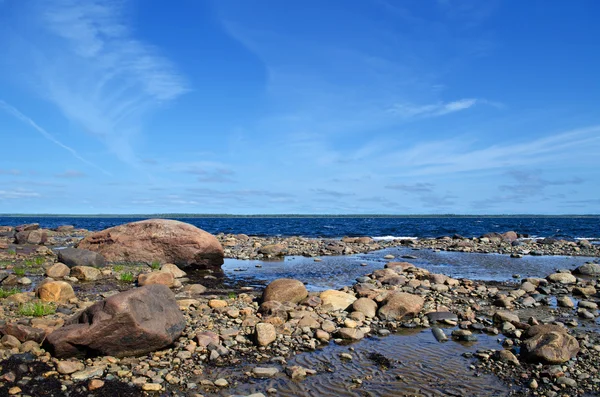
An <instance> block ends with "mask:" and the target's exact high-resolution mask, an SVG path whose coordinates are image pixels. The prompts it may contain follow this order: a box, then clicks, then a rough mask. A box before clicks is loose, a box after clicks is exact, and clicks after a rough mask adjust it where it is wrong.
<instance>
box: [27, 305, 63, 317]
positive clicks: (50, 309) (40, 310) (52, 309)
mask: <svg viewBox="0 0 600 397" xmlns="http://www.w3.org/2000/svg"><path fill="white" fill-rule="evenodd" d="M54 313H56V306H54V304H52V303H45V302H29V303H23V304H22V305H21V306H19V314H20V315H22V316H29V317H42V316H47V315H48V314H54Z"/></svg>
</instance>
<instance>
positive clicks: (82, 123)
mask: <svg viewBox="0 0 600 397" xmlns="http://www.w3.org/2000/svg"><path fill="white" fill-rule="evenodd" d="M128 3H129V1H125V2H123V1H116V0H105V1H100V0H90V1H85V2H79V1H74V0H53V1H47V2H40V3H37V4H36V5H35V6H33V9H32V10H31V12H32V13H33V14H34V16H33V17H32V18H31V21H32V23H33V22H37V23H39V24H40V25H41V26H40V27H41V28H42V30H41V31H43V32H46V33H47V35H41V34H37V35H35V36H32V35H31V34H29V35H27V34H25V35H24V36H25V39H24V40H25V42H27V43H28V44H29V45H30V47H31V52H32V53H33V59H35V60H36V61H35V62H33V63H32V64H33V65H34V66H33V67H34V68H35V69H34V70H32V71H31V73H30V74H31V76H36V77H37V79H38V80H39V81H37V82H36V83H35V88H36V89H37V90H38V91H39V92H38V94H40V95H41V96H43V97H45V98H46V99H48V100H49V101H51V102H52V103H53V104H55V105H56V106H57V107H58V108H59V109H60V110H61V111H62V113H63V114H64V115H65V116H66V117H67V118H68V119H69V120H70V121H72V122H74V123H75V124H76V125H77V126H78V127H79V128H81V129H83V130H84V131H85V132H87V133H89V134H91V135H93V136H95V137H97V138H98V139H100V140H101V141H102V142H104V143H105V144H106V145H107V146H108V148H109V149H110V150H111V151H112V152H114V153H115V154H116V155H117V156H118V157H119V158H120V159H121V160H123V161H126V162H129V163H134V164H137V163H138V161H139V160H138V158H137V156H136V153H135V149H134V147H133V144H134V143H133V142H134V140H135V137H136V136H137V135H138V134H139V133H140V131H141V129H142V125H143V123H142V122H143V120H144V118H145V116H146V115H147V114H148V112H149V111H150V110H151V109H153V108H155V107H156V106H158V105H161V104H164V103H165V102H168V101H172V100H174V99H175V98H177V97H179V96H180V95H182V94H183V93H185V92H186V91H187V90H188V86H187V83H186V81H185V79H184V78H183V77H182V76H181V75H180V74H179V73H178V72H177V71H176V68H175V67H174V65H173V64H172V63H171V62H170V61H169V60H168V59H167V58H166V57H164V56H162V55H160V53H159V51H158V49H156V48H154V47H153V46H151V45H150V44H147V43H144V42H142V41H140V40H138V39H137V38H136V37H134V34H133V32H132V31H131V29H130V28H129V26H128V20H127V18H126V15H125V8H126V6H127V4H128ZM27 66H28V67H30V66H29V65H27Z"/></svg>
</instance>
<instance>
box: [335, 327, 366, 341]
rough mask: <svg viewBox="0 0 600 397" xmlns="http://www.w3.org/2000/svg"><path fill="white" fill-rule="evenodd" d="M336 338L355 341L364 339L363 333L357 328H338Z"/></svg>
mask: <svg viewBox="0 0 600 397" xmlns="http://www.w3.org/2000/svg"><path fill="white" fill-rule="evenodd" d="M337 336H338V337H339V338H341V339H346V340H352V341H357V340H361V339H362V338H364V337H365V333H364V332H363V331H361V330H359V329H357V328H340V329H339V330H338V332H337Z"/></svg>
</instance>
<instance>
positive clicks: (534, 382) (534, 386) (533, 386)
mask: <svg viewBox="0 0 600 397" xmlns="http://www.w3.org/2000/svg"><path fill="white" fill-rule="evenodd" d="M529 388H530V389H533V390H535V389H537V388H538V383H537V380H535V379H532V380H531V382H529Z"/></svg>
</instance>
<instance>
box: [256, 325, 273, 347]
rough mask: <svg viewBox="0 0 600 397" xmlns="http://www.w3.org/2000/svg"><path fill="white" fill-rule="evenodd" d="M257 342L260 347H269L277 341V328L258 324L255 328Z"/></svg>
mask: <svg viewBox="0 0 600 397" xmlns="http://www.w3.org/2000/svg"><path fill="white" fill-rule="evenodd" d="M255 335H256V341H257V343H258V345H259V346H267V345H269V344H271V343H273V342H274V341H275V339H277V332H276V331H275V326H273V324H269V323H258V324H256V327H255Z"/></svg>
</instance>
